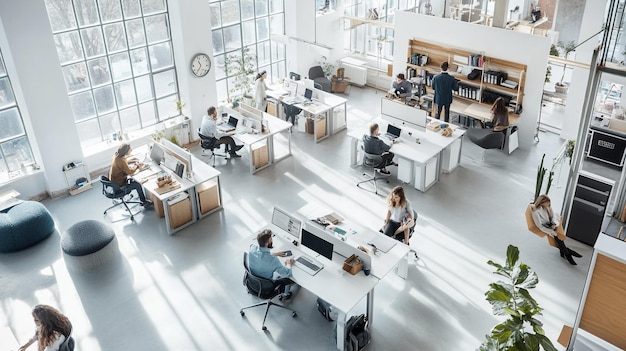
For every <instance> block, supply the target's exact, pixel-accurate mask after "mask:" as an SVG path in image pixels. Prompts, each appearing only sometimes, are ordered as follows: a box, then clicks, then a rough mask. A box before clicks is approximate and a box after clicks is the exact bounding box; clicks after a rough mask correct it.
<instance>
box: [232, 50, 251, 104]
mask: <svg viewBox="0 0 626 351" xmlns="http://www.w3.org/2000/svg"><path fill="white" fill-rule="evenodd" d="M224 63H225V66H226V67H225V70H226V75H228V76H230V77H233V82H234V85H233V86H232V87H230V89H229V91H228V92H229V95H228V97H229V98H230V97H231V96H230V94H235V95H238V94H241V95H243V99H244V102H245V103H246V104H248V105H253V98H252V89H253V88H254V78H255V76H254V74H255V72H254V67H255V64H256V55H254V54H253V53H251V52H250V49H249V48H248V47H245V48H244V49H243V50H242V52H241V55H239V54H230V55H228V56H226V59H225V60H224ZM235 100H236V99H235ZM246 100H247V101H246Z"/></svg>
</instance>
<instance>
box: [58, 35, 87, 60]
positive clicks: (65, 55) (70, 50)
mask: <svg viewBox="0 0 626 351" xmlns="http://www.w3.org/2000/svg"><path fill="white" fill-rule="evenodd" d="M54 45H55V46H56V48H57V54H58V55H59V61H61V64H65V63H68V62H71V61H76V60H80V59H82V58H83V48H82V47H81V45H80V38H79V37H78V32H69V33H63V34H56V35H55V36H54Z"/></svg>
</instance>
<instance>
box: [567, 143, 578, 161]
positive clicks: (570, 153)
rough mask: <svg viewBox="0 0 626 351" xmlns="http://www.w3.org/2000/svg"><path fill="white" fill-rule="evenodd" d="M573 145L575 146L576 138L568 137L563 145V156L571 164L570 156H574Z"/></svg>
mask: <svg viewBox="0 0 626 351" xmlns="http://www.w3.org/2000/svg"><path fill="white" fill-rule="evenodd" d="M574 147H576V140H574V139H570V140H568V141H567V146H565V157H567V158H568V159H569V164H570V165H571V164H572V156H574Z"/></svg>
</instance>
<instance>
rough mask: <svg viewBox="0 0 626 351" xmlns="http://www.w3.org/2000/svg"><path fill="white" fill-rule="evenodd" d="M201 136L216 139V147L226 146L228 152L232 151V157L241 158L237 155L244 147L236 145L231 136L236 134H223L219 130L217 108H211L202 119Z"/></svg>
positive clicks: (233, 132)
mask: <svg viewBox="0 0 626 351" xmlns="http://www.w3.org/2000/svg"><path fill="white" fill-rule="evenodd" d="M200 134H202V135H204V136H205V137H207V138H215V139H216V141H215V145H221V144H226V152H229V151H228V150H230V157H241V156H240V155H238V154H237V151H239V150H241V148H242V147H243V145H236V144H235V140H234V139H233V138H232V136H231V135H233V134H235V131H234V130H233V131H230V132H226V133H223V132H220V131H219V130H217V109H216V108H215V106H211V107H209V109H208V110H207V115H204V116H203V117H202V124H201V125H200Z"/></svg>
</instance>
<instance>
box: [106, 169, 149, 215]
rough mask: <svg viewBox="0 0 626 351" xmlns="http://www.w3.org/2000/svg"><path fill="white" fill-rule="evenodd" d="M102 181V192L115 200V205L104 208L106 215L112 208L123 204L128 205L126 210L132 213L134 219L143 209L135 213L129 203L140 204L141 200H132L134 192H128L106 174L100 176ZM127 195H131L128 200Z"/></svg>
mask: <svg viewBox="0 0 626 351" xmlns="http://www.w3.org/2000/svg"><path fill="white" fill-rule="evenodd" d="M100 183H102V194H104V196H106V197H107V198H109V199H111V200H112V201H113V206H111V207H109V208H107V209H106V210H104V215H106V214H107V212H108V211H109V210H110V209H112V208H114V207H117V206H119V205H122V204H123V205H124V207H126V211H128V213H130V220H131V221H134V220H135V215H136V214H137V213H139V212H141V211H139V212H137V213H133V211H131V210H130V207H128V204H140V203H141V202H139V201H130V200H132V198H133V196H132V194H131V193H130V192H128V193H127V192H126V191H125V190H124V189H122V188H121V187H120V186H119V185H117V184H115V183H113V182H112V181H110V180H109V178H107V177H106V176H100ZM127 195H128V196H130V198H129V199H128V200H126V196H127Z"/></svg>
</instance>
